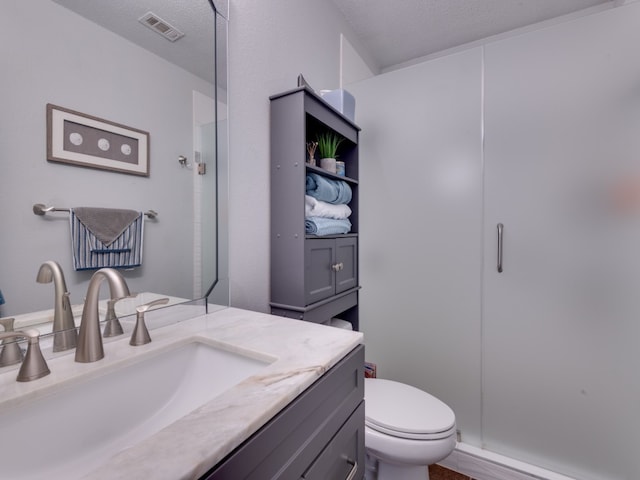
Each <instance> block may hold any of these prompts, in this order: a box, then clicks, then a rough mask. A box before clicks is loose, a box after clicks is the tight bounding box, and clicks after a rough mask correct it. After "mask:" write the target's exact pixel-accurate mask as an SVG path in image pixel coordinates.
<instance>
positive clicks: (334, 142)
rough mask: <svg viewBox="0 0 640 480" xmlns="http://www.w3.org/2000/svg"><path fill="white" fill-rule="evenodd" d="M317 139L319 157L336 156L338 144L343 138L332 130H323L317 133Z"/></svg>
mask: <svg viewBox="0 0 640 480" xmlns="http://www.w3.org/2000/svg"><path fill="white" fill-rule="evenodd" d="M317 139H318V152H319V153H320V158H338V154H337V152H338V146H339V145H340V144H341V143H342V141H343V140H344V138H342V137H340V135H338V134H336V133H334V132H325V133H321V134H320V135H318V137H317Z"/></svg>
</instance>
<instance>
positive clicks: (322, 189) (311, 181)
mask: <svg viewBox="0 0 640 480" xmlns="http://www.w3.org/2000/svg"><path fill="white" fill-rule="evenodd" d="M306 184H307V185H306V189H307V195H310V196H312V197H313V198H315V199H316V200H322V201H323V202H327V203H332V204H334V205H337V204H341V203H342V204H346V203H349V202H350V201H351V195H352V192H351V187H350V186H349V184H348V183H347V182H345V181H343V180H333V179H330V178H326V177H324V176H322V175H318V174H317V173H308V174H307V181H306Z"/></svg>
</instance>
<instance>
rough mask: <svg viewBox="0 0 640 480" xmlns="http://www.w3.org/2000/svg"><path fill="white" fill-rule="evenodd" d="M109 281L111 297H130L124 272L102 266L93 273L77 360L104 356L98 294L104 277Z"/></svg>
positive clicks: (98, 358)
mask: <svg viewBox="0 0 640 480" xmlns="http://www.w3.org/2000/svg"><path fill="white" fill-rule="evenodd" d="M105 278H106V279H107V281H108V282H109V287H110V289H111V297H112V298H113V297H115V298H121V297H128V296H130V295H131V294H130V293H129V287H128V286H127V281H126V280H125V279H124V277H123V276H122V274H121V273H120V272H118V271H117V270H114V269H113V268H101V269H100V270H98V271H97V272H96V273H94V274H93V276H92V277H91V280H89V286H88V287H87V295H86V299H85V301H84V308H83V309H82V320H81V321H80V334H79V336H78V347H77V348H76V362H81V363H90V362H96V361H98V360H100V359H102V358H104V347H103V345H102V335H101V334H100V315H99V313H98V300H99V298H98V295H99V293H100V284H101V283H102V281H103V280H104V279H105Z"/></svg>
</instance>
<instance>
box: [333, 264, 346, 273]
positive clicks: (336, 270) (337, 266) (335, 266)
mask: <svg viewBox="0 0 640 480" xmlns="http://www.w3.org/2000/svg"><path fill="white" fill-rule="evenodd" d="M343 268H344V264H343V263H342V262H340V263H336V264H333V265H331V269H332V270H333V271H334V272H339V271H340V270H342V269H343Z"/></svg>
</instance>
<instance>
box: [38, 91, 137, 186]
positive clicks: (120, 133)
mask: <svg viewBox="0 0 640 480" xmlns="http://www.w3.org/2000/svg"><path fill="white" fill-rule="evenodd" d="M47 160H48V161H50V162H60V163H68V164H71V165H79V166H83V167H89V168H98V169H101V170H110V171H113V172H121V173H129V174H132V175H142V176H146V177H148V176H149V133H148V132H144V131H142V130H138V129H137V128H131V127H127V126H125V125H121V124H119V123H115V122H110V121H108V120H103V119H101V118H97V117H93V116H91V115H85V114H84V113H80V112H76V111H73V110H69V109H67V108H62V107H58V106H56V105H52V104H50V103H49V104H47Z"/></svg>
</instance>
